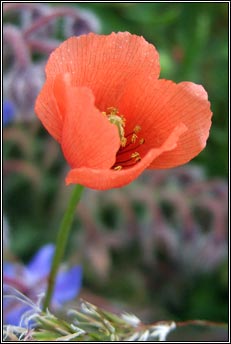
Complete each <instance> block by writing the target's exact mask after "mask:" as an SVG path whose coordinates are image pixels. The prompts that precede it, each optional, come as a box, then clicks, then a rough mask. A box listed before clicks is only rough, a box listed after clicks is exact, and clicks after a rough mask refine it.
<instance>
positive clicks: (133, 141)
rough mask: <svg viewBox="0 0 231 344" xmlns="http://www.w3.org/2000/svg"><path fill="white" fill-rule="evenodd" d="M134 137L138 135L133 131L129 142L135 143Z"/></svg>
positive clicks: (136, 137)
mask: <svg viewBox="0 0 231 344" xmlns="http://www.w3.org/2000/svg"><path fill="white" fill-rule="evenodd" d="M136 139H138V136H137V135H136V134H135V133H133V134H132V138H131V143H135V142H136Z"/></svg>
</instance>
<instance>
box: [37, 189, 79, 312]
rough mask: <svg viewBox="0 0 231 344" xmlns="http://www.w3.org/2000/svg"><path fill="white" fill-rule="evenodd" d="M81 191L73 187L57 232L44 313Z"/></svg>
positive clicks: (48, 302)
mask: <svg viewBox="0 0 231 344" xmlns="http://www.w3.org/2000/svg"><path fill="white" fill-rule="evenodd" d="M82 191H83V186H82V185H76V186H75V188H74V190H73V191H72V194H71V198H70V201H69V204H68V207H67V210H66V212H65V214H64V216H63V220H62V222H61V225H60V228H59V232H58V236H57V240H56V248H55V254H54V257H53V261H52V266H51V271H50V275H49V277H48V287H47V291H46V295H45V300H44V304H43V310H44V311H46V309H47V308H49V305H50V302H51V298H52V294H53V291H54V286H55V280H56V275H57V272H58V269H59V266H60V263H61V260H62V258H63V255H64V251H65V247H66V244H67V240H68V237H69V233H70V229H71V225H72V222H73V219H74V215H75V209H76V206H77V204H78V202H79V200H80V197H81V194H82Z"/></svg>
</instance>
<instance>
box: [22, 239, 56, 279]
mask: <svg viewBox="0 0 231 344" xmlns="http://www.w3.org/2000/svg"><path fill="white" fill-rule="evenodd" d="M54 251H55V247H54V245H53V244H48V245H45V246H43V247H42V248H41V249H40V250H39V251H38V252H37V253H36V254H35V256H34V257H33V258H32V260H31V261H30V263H29V264H28V265H27V270H28V272H29V274H31V275H32V276H39V277H40V278H43V277H45V276H47V275H48V273H49V272H50V268H51V262H52V258H53V255H54Z"/></svg>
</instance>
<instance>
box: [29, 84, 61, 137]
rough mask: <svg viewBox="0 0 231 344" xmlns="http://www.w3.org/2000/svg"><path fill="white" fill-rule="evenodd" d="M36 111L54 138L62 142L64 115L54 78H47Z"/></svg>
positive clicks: (37, 101) (38, 98)
mask: <svg viewBox="0 0 231 344" xmlns="http://www.w3.org/2000/svg"><path fill="white" fill-rule="evenodd" d="M35 113H36V115H37V116H38V118H39V119H40V121H41V122H42V124H43V125H44V127H45V128H46V130H47V131H48V132H49V134H50V135H51V136H53V138H54V139H55V140H56V141H58V142H60V141H61V133H62V124H63V121H62V116H61V114H60V111H59V108H58V104H57V101H56V99H55V96H54V93H53V80H47V81H46V83H45V84H44V86H43V88H42V90H41V91H40V93H39V95H38V97H37V99H36V102H35Z"/></svg>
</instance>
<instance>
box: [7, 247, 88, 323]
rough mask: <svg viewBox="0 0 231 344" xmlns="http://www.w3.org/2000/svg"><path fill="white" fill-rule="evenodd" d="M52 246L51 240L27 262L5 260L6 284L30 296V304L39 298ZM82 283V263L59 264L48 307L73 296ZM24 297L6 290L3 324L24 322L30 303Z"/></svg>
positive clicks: (52, 306)
mask: <svg viewBox="0 0 231 344" xmlns="http://www.w3.org/2000/svg"><path fill="white" fill-rule="evenodd" d="M54 249H55V247H54V245H52V244H48V245H45V246H43V247H42V248H41V249H40V250H39V251H38V252H37V254H36V255H35V256H34V258H33V259H32V260H31V261H30V262H29V264H28V265H27V266H24V265H21V264H18V263H9V262H6V263H4V267H3V280H4V283H5V285H6V287H7V286H10V287H13V288H15V290H16V291H18V292H20V293H22V294H23V295H24V296H25V298H24V299H25V300H29V301H30V300H31V304H32V305H33V303H34V305H36V304H37V305H38V300H39V298H40V299H41V297H42V296H43V295H44V293H45V291H46V287H47V278H48V274H49V271H50V268H51V262H52V258H53V255H54ZM81 284H82V268H81V266H73V267H71V268H69V269H66V268H65V267H64V266H62V267H60V270H59V273H58V276H57V279H56V284H55V289H54V293H53V297H52V301H51V309H52V310H57V309H59V308H60V307H61V306H62V305H63V304H64V303H65V302H67V301H70V300H73V299H74V298H75V297H76V295H77V294H78V293H79V291H80V288H81ZM6 289H7V288H6ZM8 289H9V288H8ZM18 294H19V293H18ZM9 296H11V297H9ZM25 300H22V298H20V297H15V296H14V295H9V292H8V295H7V297H6V299H5V300H4V304H3V307H4V308H3V314H4V324H8V325H15V326H19V325H20V326H26V325H27V324H26V318H25V317H24V315H25V314H26V313H28V314H31V310H32V306H31V304H28V303H29V302H25ZM35 308H36V307H35ZM36 309H38V306H37V308H36ZM32 313H33V312H32Z"/></svg>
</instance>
